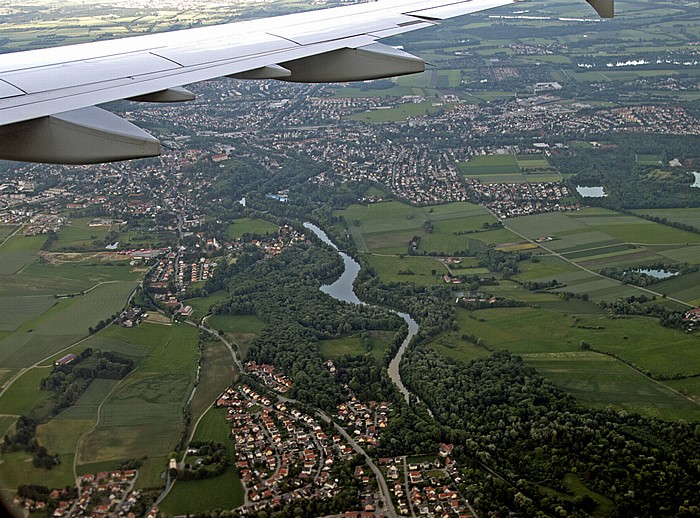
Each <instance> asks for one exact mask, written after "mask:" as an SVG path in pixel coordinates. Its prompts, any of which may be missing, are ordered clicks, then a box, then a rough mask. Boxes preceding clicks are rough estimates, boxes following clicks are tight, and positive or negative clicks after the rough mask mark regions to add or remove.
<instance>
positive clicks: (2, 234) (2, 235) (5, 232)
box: [0, 224, 18, 243]
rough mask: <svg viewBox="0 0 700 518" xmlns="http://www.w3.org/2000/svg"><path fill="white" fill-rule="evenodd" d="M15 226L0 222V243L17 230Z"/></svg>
mask: <svg viewBox="0 0 700 518" xmlns="http://www.w3.org/2000/svg"><path fill="white" fill-rule="evenodd" d="M17 228H18V226H17V225H2V224H0V243H2V242H3V241H5V239H7V238H8V237H10V236H11V235H12V234H13V233H14V232H15V231H16V230H17Z"/></svg>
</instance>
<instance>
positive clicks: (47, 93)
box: [0, 0, 614, 164]
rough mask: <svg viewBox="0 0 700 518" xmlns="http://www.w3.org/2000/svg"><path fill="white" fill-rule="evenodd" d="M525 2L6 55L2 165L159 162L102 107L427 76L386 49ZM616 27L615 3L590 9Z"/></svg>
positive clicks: (416, 7)
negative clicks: (224, 81)
mask: <svg viewBox="0 0 700 518" xmlns="http://www.w3.org/2000/svg"><path fill="white" fill-rule="evenodd" d="M513 1H514V0H379V1H374V2H369V3H363V4H356V5H351V6H344V7H335V8H330V9H322V10H317V11H310V12H304V13H297V14H292V15H285V16H278V17H273V18H267V19H264V20H253V21H247V22H236V23H230V24H224V25H219V26H214V27H204V28H197V29H187V30H181V31H174V32H170V33H162V34H152V35H147V36H137V37H132V38H124V39H120V40H112V41H101V42H94V43H85V44H80V45H71V46H67V47H58V48H50V49H40V50H34V51H26V52H16V53H10V54H4V55H0V158H4V159H9V160H22V161H31V162H49V163H70V164H86V163H100V162H108V161H114V160H125V159H130V158H142V157H146V156H156V155H158V154H159V153H160V144H159V143H158V141H157V139H155V138H154V137H152V136H150V135H148V134H147V133H145V132H144V131H143V130H141V129H140V128H138V127H136V126H135V125H133V124H131V123H130V122H128V121H125V120H124V119H121V118H119V117H118V116H116V115H114V114H111V113H109V112H106V111H105V110H102V109H100V108H95V105H97V104H101V103H105V102H109V101H114V100H119V99H130V100H138V101H150V102H176V101H187V100H191V99H193V98H194V96H193V95H192V94H191V93H190V92H188V91H187V90H184V89H183V88H180V87H181V85H184V84H189V83H195V82H198V81H205V80H208V79H213V78H216V77H223V76H229V77H237V78H241V79H270V78H274V79H280V80H285V81H298V82H335V81H357V80H365V79H377V78H381V77H393V76H397V75H404V74H412V73H416V72H421V71H423V70H424V67H425V63H424V62H423V60H421V59H420V58H418V57H416V56H412V55H410V54H408V53H406V52H403V51H399V50H396V49H394V48H393V47H389V46H387V45H383V44H381V43H378V40H380V39H382V38H386V37H389V36H393V35H396V34H401V33H404V32H408V31H413V30H416V29H421V28H425V27H430V26H432V25H435V24H436V23H437V22H438V21H439V20H443V19H447V18H452V17H455V16H461V15H465V14H469V13H474V12H478V11H483V10H486V9H491V8H494V7H499V6H503V5H507V4H511V3H513ZM587 1H588V3H590V4H591V5H592V6H593V7H594V8H595V10H596V11H597V12H598V13H599V14H600V15H601V16H602V17H612V15H613V1H614V0H587Z"/></svg>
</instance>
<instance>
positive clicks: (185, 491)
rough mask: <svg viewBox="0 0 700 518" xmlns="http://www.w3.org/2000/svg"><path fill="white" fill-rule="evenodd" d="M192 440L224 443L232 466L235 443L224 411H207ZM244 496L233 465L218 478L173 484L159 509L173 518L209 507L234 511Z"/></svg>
mask: <svg viewBox="0 0 700 518" xmlns="http://www.w3.org/2000/svg"><path fill="white" fill-rule="evenodd" d="M193 440H196V441H215V442H221V443H223V444H225V445H226V446H227V450H228V453H229V459H230V461H231V464H233V462H234V460H235V458H236V457H235V450H234V443H233V440H232V439H231V437H230V430H229V427H228V425H227V424H226V410H225V409H214V408H212V409H210V410H209V411H208V412H207V413H206V414H205V415H204V417H203V418H202V420H201V421H200V422H199V425H198V426H197V430H196V431H195V434H194V437H193ZM243 496H244V490H243V486H242V484H241V481H240V479H239V478H238V476H237V475H236V470H235V468H234V467H233V466H232V467H231V468H229V469H228V471H227V472H226V473H224V474H223V475H221V476H219V477H215V478H210V479H205V480H195V481H187V482H180V481H178V482H176V483H175V485H174V486H173V487H172V489H171V490H170V492H169V493H168V496H167V497H166V498H165V500H163V501H162V502H161V505H160V510H161V511H162V512H164V513H165V514H166V515H168V516H173V515H179V514H183V513H196V512H198V511H205V510H207V509H212V508H221V509H233V508H235V507H239V506H240V505H242V504H243Z"/></svg>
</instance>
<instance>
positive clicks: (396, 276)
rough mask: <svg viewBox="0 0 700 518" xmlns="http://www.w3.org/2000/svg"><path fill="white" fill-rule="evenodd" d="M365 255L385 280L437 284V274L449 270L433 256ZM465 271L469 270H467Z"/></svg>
mask: <svg viewBox="0 0 700 518" xmlns="http://www.w3.org/2000/svg"><path fill="white" fill-rule="evenodd" d="M363 257H364V259H365V260H366V261H367V263H368V264H369V265H370V266H371V267H372V268H373V269H374V271H375V272H376V274H377V275H378V276H379V278H380V279H381V280H382V281H384V282H412V283H414V284H426V285H427V284H436V283H439V282H441V280H440V279H438V278H437V276H438V275H442V274H445V273H447V272H448V270H447V267H446V266H445V265H444V264H443V263H442V262H440V261H438V260H437V259H435V258H433V257H413V256H404V257H401V258H398V257H395V256H380V255H372V254H365V255H364V256H363ZM433 271H435V273H433ZM411 272H412V273H411ZM460 273H463V272H460ZM464 273H469V272H468V271H465V272H464Z"/></svg>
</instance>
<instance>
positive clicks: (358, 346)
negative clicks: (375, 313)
mask: <svg viewBox="0 0 700 518" xmlns="http://www.w3.org/2000/svg"><path fill="white" fill-rule="evenodd" d="M394 335H395V333H393V332H392V331H369V336H370V347H369V350H366V349H365V347H364V346H363V345H362V340H361V338H360V336H359V335H353V336H344V337H342V338H334V339H331V340H321V341H320V342H319V344H318V348H319V350H320V351H321V355H322V356H323V357H324V358H327V359H330V360H334V359H336V358H340V357H341V356H363V355H365V354H367V353H370V354H371V355H372V356H374V358H375V359H376V360H377V361H378V362H379V363H381V362H382V361H383V360H384V355H385V354H386V351H387V348H388V347H389V342H390V341H391V339H392V338H394Z"/></svg>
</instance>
